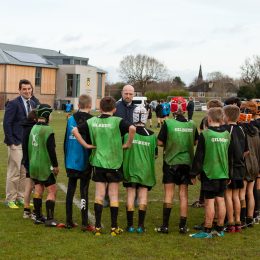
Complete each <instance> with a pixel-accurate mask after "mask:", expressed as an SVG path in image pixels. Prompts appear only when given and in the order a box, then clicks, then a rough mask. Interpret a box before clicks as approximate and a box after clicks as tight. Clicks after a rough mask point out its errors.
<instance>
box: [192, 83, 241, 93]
mask: <svg viewBox="0 0 260 260" xmlns="http://www.w3.org/2000/svg"><path fill="white" fill-rule="evenodd" d="M223 84H224V85H223V86H224V88H225V90H226V92H237V87H236V86H235V85H234V84H233V83H232V82H224V83H223ZM219 86H220V85H219V83H218V82H207V81H204V82H202V83H200V84H197V85H192V86H190V87H189V91H190V92H214V91H216V89H217V88H218V87H219Z"/></svg>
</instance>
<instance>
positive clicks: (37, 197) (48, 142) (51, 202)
mask: <svg viewBox="0 0 260 260" xmlns="http://www.w3.org/2000/svg"><path fill="white" fill-rule="evenodd" d="M36 112H37V123H36V125H34V126H33V128H32V130H31V133H30V137H29V143H28V154H29V172H30V176H31V178H32V180H33V181H34V183H35V191H34V196H33V197H34V198H33V204H34V210H35V215H36V220H35V222H34V223H35V224H43V223H45V226H47V227H56V226H57V227H62V226H63V225H64V224H63V225H62V224H59V223H58V222H57V221H56V220H55V219H54V208H55V200H56V191H57V187H56V176H57V175H58V173H59V168H58V161H57V157H56V152H55V139H54V133H53V129H52V128H51V127H50V126H49V125H48V123H49V116H50V114H51V112H52V108H51V107H50V106H49V105H46V104H41V105H39V106H38V107H37V108H36ZM45 187H46V189H47V192H48V194H47V199H46V211H47V220H45V218H44V217H43V216H42V196H43V192H44V188H45Z"/></svg>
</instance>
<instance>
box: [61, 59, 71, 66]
mask: <svg viewBox="0 0 260 260" xmlns="http://www.w3.org/2000/svg"><path fill="white" fill-rule="evenodd" d="M62 64H66V65H67V64H70V59H63V60H62Z"/></svg>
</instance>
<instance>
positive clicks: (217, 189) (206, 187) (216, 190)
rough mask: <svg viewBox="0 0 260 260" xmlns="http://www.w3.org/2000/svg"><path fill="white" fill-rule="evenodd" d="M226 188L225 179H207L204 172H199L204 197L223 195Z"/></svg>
mask: <svg viewBox="0 0 260 260" xmlns="http://www.w3.org/2000/svg"><path fill="white" fill-rule="evenodd" d="M226 188H227V180H226V179H209V178H207V176H206V175H205V173H202V174H201V189H202V190H203V191H204V196H205V199H213V198H215V197H224V192H225V190H226Z"/></svg>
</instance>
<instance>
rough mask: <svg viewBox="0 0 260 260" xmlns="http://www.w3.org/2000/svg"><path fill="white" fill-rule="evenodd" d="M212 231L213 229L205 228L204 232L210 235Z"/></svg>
mask: <svg viewBox="0 0 260 260" xmlns="http://www.w3.org/2000/svg"><path fill="white" fill-rule="evenodd" d="M211 231H212V228H208V227H204V232H206V233H210V232H211Z"/></svg>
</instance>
